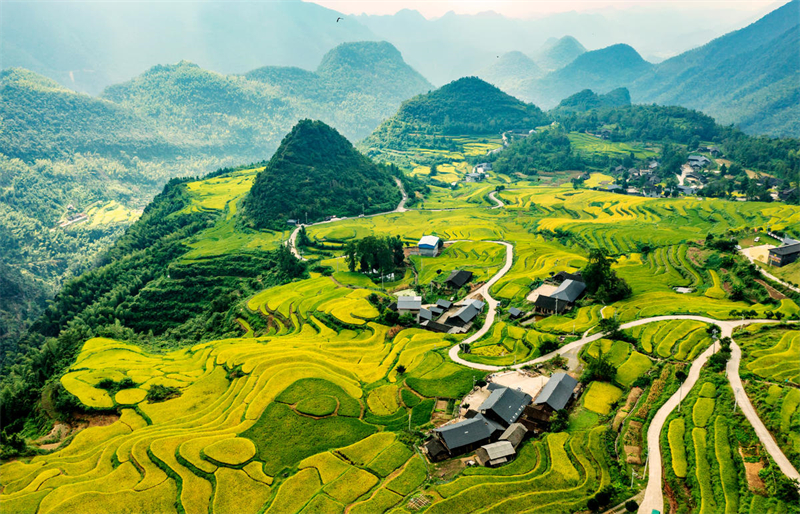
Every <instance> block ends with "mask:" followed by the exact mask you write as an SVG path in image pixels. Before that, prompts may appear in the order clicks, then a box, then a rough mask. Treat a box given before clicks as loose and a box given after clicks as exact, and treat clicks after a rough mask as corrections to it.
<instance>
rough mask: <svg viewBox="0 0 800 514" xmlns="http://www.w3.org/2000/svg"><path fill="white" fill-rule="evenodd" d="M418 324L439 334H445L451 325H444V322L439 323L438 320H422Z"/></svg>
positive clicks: (450, 328) (451, 328)
mask: <svg viewBox="0 0 800 514" xmlns="http://www.w3.org/2000/svg"><path fill="white" fill-rule="evenodd" d="M420 326H421V327H422V328H424V329H426V330H430V331H431V332H438V333H440V334H447V333H449V332H450V331H451V330H453V327H452V326H450V325H445V324H444V323H439V322H438V321H424V322H422V323H421V324H420Z"/></svg>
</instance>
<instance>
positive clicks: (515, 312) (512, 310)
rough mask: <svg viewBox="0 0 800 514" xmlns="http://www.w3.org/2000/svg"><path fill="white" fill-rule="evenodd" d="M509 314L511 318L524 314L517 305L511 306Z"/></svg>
mask: <svg viewBox="0 0 800 514" xmlns="http://www.w3.org/2000/svg"><path fill="white" fill-rule="evenodd" d="M508 316H509V317H510V318H511V319H517V318H519V317H520V316H522V311H521V310H519V309H517V308H516V307H511V308H510V309H508Z"/></svg>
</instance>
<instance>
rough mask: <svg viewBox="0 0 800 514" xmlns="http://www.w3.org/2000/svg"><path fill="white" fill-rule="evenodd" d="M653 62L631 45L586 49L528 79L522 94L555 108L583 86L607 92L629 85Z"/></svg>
mask: <svg viewBox="0 0 800 514" xmlns="http://www.w3.org/2000/svg"><path fill="white" fill-rule="evenodd" d="M652 66H653V65H652V64H650V63H649V62H647V61H645V60H644V59H642V57H641V56H640V55H639V53H638V52H636V50H634V49H633V48H632V47H630V46H629V45H624V44H618V45H613V46H609V47H607V48H602V49H600V50H594V51H591V52H586V53H583V54H581V55H580V56H578V57H577V58H576V59H575V60H574V61H572V62H571V63H570V64H568V65H566V66H565V67H564V68H561V69H559V70H556V71H554V72H552V73H549V74H547V75H545V76H544V77H542V78H540V79H538V80H535V81H529V82H528V83H526V84H525V86H523V87H524V93H523V94H521V95H520V97H521V98H523V99H525V100H526V101H530V102H533V103H535V104H537V105H541V106H542V107H544V108H552V107H555V106H556V105H558V102H559V101H560V100H561V99H563V98H565V97H567V96H570V95H572V94H575V93H577V92H578V91H582V90H584V89H593V90H595V91H600V92H605V91H609V90H611V89H615V88H618V87H620V86H626V85H628V84H630V83H631V82H633V81H634V80H636V79H637V78H638V77H640V76H641V75H642V74H643V73H645V72H647V71H648V70H649V69H651V68H652Z"/></svg>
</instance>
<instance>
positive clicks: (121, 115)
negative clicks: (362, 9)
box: [0, 42, 431, 337]
mask: <svg viewBox="0 0 800 514" xmlns="http://www.w3.org/2000/svg"><path fill="white" fill-rule="evenodd" d="M430 87H431V86H430V84H429V83H428V82H427V81H426V80H425V79H424V78H423V77H421V76H420V75H419V74H418V73H417V72H416V71H414V70H413V69H412V68H411V67H409V66H408V65H407V64H405V62H404V61H403V59H402V56H401V55H400V53H399V52H398V51H397V50H396V49H394V48H393V47H392V46H391V45H389V44H388V43H371V42H367V43H347V44H343V45H340V46H338V47H337V48H335V49H333V50H331V51H330V52H329V53H328V54H327V55H326V56H325V58H324V59H323V62H322V63H321V64H320V66H319V69H318V72H316V73H315V72H309V71H305V70H301V69H299V68H262V69H259V70H256V71H254V72H252V73H249V74H247V75H246V76H240V75H221V74H219V73H215V72H211V71H208V70H204V69H203V68H201V67H199V66H197V65H195V64H192V63H189V62H186V61H182V62H179V63H178V64H174V65H159V66H155V67H153V68H151V69H150V70H148V71H147V72H145V73H143V74H142V75H140V76H138V77H136V78H135V79H133V80H130V81H128V82H126V83H123V84H119V85H116V86H111V87H109V88H107V89H106V91H105V92H104V93H103V94H102V96H101V98H95V97H91V96H88V95H86V94H83V93H75V92H74V91H70V90H68V89H65V88H63V87H61V86H59V85H58V84H57V83H56V82H54V81H53V80H51V79H48V78H45V77H42V76H41V75H37V74H36V73H33V72H31V71H27V70H22V69H9V70H6V71H3V72H2V74H1V75H0V94H1V95H2V97H3V102H0V116H2V118H3V123H4V130H2V131H0V179H1V180H0V212H2V216H0V233H2V235H3V238H4V239H3V244H2V245H0V258H2V259H3V262H4V263H5V264H6V265H7V266H6V267H3V268H2V269H0V280H6V281H8V283H11V282H12V281H13V283H15V284H22V286H24V287H25V288H29V287H32V286H35V287H36V290H35V291H34V290H28V291H26V293H27V294H26V295H23V296H19V295H16V294H9V295H8V296H4V297H3V300H2V301H3V303H2V304H0V337H3V334H6V333H11V332H14V331H16V330H17V329H19V330H22V329H24V320H21V318H30V317H35V316H36V315H37V312H38V309H39V308H40V302H29V301H28V300H27V299H26V298H28V297H30V298H40V297H42V296H45V297H49V296H51V295H52V294H53V293H54V292H55V291H56V290H58V288H59V287H60V285H61V284H62V283H63V281H64V280H66V279H68V278H70V277H72V276H74V275H75V274H78V273H80V272H81V271H83V270H85V269H87V268H88V267H89V266H91V265H92V264H93V262H94V259H95V256H96V254H97V252H98V251H100V250H101V249H103V248H105V247H107V245H108V244H109V243H110V242H112V241H113V240H114V239H115V238H116V237H118V236H119V235H120V234H121V233H122V231H124V229H125V227H127V226H128V225H129V224H130V223H131V221H132V220H133V219H135V218H136V217H137V216H138V213H139V212H141V209H143V208H144V207H145V206H146V205H147V203H148V202H149V201H150V199H152V198H153V196H155V195H156V194H157V192H158V191H159V190H160V189H161V188H162V187H163V185H164V183H166V182H167V181H168V180H169V179H170V178H172V177H176V176H187V175H195V176H197V175H204V174H206V173H208V172H209V171H211V170H213V169H216V168H219V167H223V166H229V165H232V164H234V163H242V162H254V161H262V160H264V159H266V158H268V157H269V155H270V154H271V153H272V152H273V151H274V149H275V148H276V147H277V146H278V143H279V142H280V139H281V138H282V137H283V135H284V134H286V132H287V131H289V130H290V128H291V127H292V126H293V125H294V124H295V123H296V122H297V120H299V119H302V118H305V117H309V116H314V117H315V118H319V119H322V120H324V121H325V122H327V123H329V124H331V125H333V126H335V127H337V128H339V129H340V130H341V131H342V132H343V133H344V134H345V135H346V136H348V137H351V138H353V139H357V138H360V137H363V136H365V135H367V134H369V133H370V132H372V131H373V130H374V129H375V127H377V126H378V124H379V123H380V122H381V121H382V120H383V119H384V118H386V117H389V116H391V115H392V114H393V113H394V112H395V111H396V110H397V107H398V106H399V105H400V103H401V102H402V101H403V100H405V99H407V98H409V97H411V96H413V95H415V94H417V93H421V92H425V91H428V90H429V89H430ZM15 158H19V159H20V160H16V159H15ZM59 225H61V226H59ZM20 277H22V278H20ZM22 286H21V287H22ZM15 298H17V299H19V302H20V303H19V305H16V306H15V304H14V302H15V301H16V300H15ZM23 305H24V306H26V307H25V308H23ZM24 313H29V314H30V316H26V315H23V314H24ZM5 320H8V322H6V321H5ZM12 328H13V329H14V330H12Z"/></svg>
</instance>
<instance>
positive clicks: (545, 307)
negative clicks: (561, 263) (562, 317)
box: [533, 271, 586, 314]
mask: <svg viewBox="0 0 800 514" xmlns="http://www.w3.org/2000/svg"><path fill="white" fill-rule="evenodd" d="M551 280H552V281H553V282H554V283H556V284H558V288H556V290H555V291H553V292H552V293H550V294H546V295H545V294H540V295H539V296H538V297H536V300H535V301H534V302H533V305H534V306H535V308H536V312H538V313H539V314H561V313H562V312H564V311H566V310H568V309H570V308H571V307H572V306H573V304H574V303H575V302H576V301H577V300H578V299H579V298H580V297H581V295H583V292H584V291H585V290H586V284H585V283H584V282H583V277H582V276H581V273H580V272H577V273H567V272H566V271H559V272H558V273H556V274H555V275H553V277H552V279H551Z"/></svg>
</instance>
